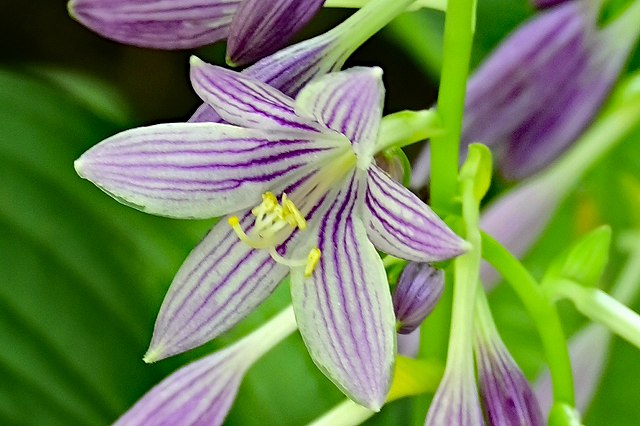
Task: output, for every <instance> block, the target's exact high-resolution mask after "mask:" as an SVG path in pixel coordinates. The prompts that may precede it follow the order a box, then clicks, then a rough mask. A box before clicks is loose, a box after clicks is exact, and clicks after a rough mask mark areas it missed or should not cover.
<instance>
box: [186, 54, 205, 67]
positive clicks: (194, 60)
mask: <svg viewBox="0 0 640 426" xmlns="http://www.w3.org/2000/svg"><path fill="white" fill-rule="evenodd" d="M189 65H191V68H199V67H203V66H205V65H207V63H206V62H205V61H203V60H202V59H200V58H198V57H197V56H196V55H191V56H190V57H189Z"/></svg>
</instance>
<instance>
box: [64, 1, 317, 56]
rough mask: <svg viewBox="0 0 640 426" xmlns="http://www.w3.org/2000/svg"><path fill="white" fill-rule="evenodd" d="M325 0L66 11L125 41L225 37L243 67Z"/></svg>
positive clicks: (171, 45) (87, 6)
mask: <svg viewBox="0 0 640 426" xmlns="http://www.w3.org/2000/svg"><path fill="white" fill-rule="evenodd" d="M322 3H323V0H304V1H302V0H173V1H167V0H135V1H134V0H71V1H70V2H69V11H70V13H71V15H72V16H73V17H75V18H76V19H77V20H78V21H80V22H81V23H82V24H83V25H85V26H87V27H89V28H91V29H92V30H94V31H95V32H97V33H98V34H100V35H102V36H104V37H106V38H109V39H112V40H115V41H119V42H121V43H125V44H131V45H134V46H140V47H151V48H158V49H189V48H194V47H200V46H204V45H207V44H211V43H215V42H217V41H220V40H223V39H228V44H227V57H228V59H229V61H230V62H231V63H234V64H236V65H243V64H246V63H249V62H253V61H255V60H256V59H259V58H262V57H265V56H267V55H269V54H271V53H274V52H276V51H277V50H278V49H280V48H281V47H283V46H284V45H285V44H286V43H287V42H288V41H289V40H290V39H291V37H292V36H293V35H294V34H295V33H296V32H297V31H298V30H300V29H301V28H302V27H303V26H304V25H306V23H307V22H308V21H309V20H310V19H311V18H312V17H313V16H314V15H315V13H316V12H317V11H318V9H320V7H322Z"/></svg>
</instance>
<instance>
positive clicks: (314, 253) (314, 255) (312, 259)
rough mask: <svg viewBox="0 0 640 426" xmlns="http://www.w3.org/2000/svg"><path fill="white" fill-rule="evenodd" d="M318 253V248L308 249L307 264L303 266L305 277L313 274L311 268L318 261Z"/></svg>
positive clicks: (312, 268) (313, 267)
mask: <svg viewBox="0 0 640 426" xmlns="http://www.w3.org/2000/svg"><path fill="white" fill-rule="evenodd" d="M320 255H321V253H320V249H319V248H317V247H316V248H314V249H311V251H309V255H308V256H307V264H306V266H305V267H304V276H305V277H310V276H311V274H313V270H314V269H315V267H316V265H317V264H318V262H319V261H320Z"/></svg>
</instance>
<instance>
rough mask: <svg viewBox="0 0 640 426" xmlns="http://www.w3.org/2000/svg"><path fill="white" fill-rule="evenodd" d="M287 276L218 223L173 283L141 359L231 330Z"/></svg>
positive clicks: (247, 224) (249, 220) (249, 221)
mask: <svg viewBox="0 0 640 426" xmlns="http://www.w3.org/2000/svg"><path fill="white" fill-rule="evenodd" d="M240 225H241V226H242V227H243V228H244V229H246V230H247V231H249V230H250V229H251V228H252V227H253V215H251V213H249V212H247V213H246V214H245V215H244V216H243V217H241V218H240ZM288 272H289V268H287V267H286V266H283V265H280V264H278V263H276V262H275V261H274V260H273V259H272V258H271V256H270V255H269V252H268V251H266V250H255V249H253V248H251V247H249V246H248V245H247V244H245V243H244V242H242V241H240V240H239V239H238V236H237V235H236V234H235V233H234V232H233V230H232V229H231V227H230V226H229V225H228V224H227V222H226V220H221V221H220V222H219V223H218V224H217V225H216V226H214V228H213V229H212V230H211V232H210V233H209V234H208V235H207V236H206V237H205V239H204V240H203V241H202V242H201V243H200V244H199V245H198V246H197V247H196V248H195V249H194V250H193V251H192V252H191V254H190V255H189V257H188V258H187V259H186V260H185V262H184V263H183V264H182V267H181V268H180V270H179V271H178V273H177V274H176V277H175V278H174V280H173V282H172V283H171V287H170V288H169V291H168V292H167V295H166V296H165V299H164V302H163V303H162V307H161V308H160V313H159V314H158V318H157V320H156V325H155V329H154V332H153V339H152V340H151V345H150V346H149V350H148V352H147V355H146V356H145V360H146V361H148V362H154V361H157V360H160V359H163V358H167V357H169V356H172V355H175V354H179V353H182V352H185V351H188V350H190V349H193V348H195V347H197V346H200V345H202V344H204V343H206V342H208V341H210V340H212V339H214V338H215V337H217V336H218V335H220V334H221V333H223V332H225V331H227V330H229V329H230V328H231V327H233V326H234V325H236V324H237V323H238V322H239V321H240V320H242V319H243V318H244V317H245V316H247V315H248V314H249V313H251V312H252V311H253V310H254V309H255V308H256V307H257V306H258V305H260V303H262V301H263V300H264V299H266V298H267V296H269V295H270V294H271V293H272V292H273V290H274V289H275V288H276V287H277V285H278V284H279V283H280V281H281V280H282V279H283V278H284V277H285V276H286V275H287V273H288Z"/></svg>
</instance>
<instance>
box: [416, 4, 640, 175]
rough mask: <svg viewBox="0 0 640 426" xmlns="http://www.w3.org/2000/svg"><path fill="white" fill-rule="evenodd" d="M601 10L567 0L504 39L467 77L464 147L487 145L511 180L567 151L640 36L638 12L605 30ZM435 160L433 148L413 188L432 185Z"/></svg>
mask: <svg viewBox="0 0 640 426" xmlns="http://www.w3.org/2000/svg"><path fill="white" fill-rule="evenodd" d="M595 15H596V12H595V11H594V10H593V8H592V7H591V5H590V4H589V2H581V1H572V2H567V3H564V4H561V5H558V6H557V7H554V8H552V9H549V10H548V11H545V12H543V13H540V14H539V15H538V16H537V17H535V18H534V19H533V20H531V21H530V22H528V23H525V24H524V25H522V26H521V27H520V28H519V29H518V30H516V31H515V32H514V33H513V34H511V35H510V36H509V37H508V38H507V39H506V40H505V41H503V42H502V44H500V46H499V47H498V48H497V49H496V50H495V52H494V53H493V54H492V55H491V56H490V57H489V58H488V59H487V60H486V61H485V62H484V63H483V64H482V65H481V66H480V67H479V68H478V69H477V70H476V71H475V73H474V74H473V76H472V77H471V79H470V80H469V82H468V86H467V96H466V101H465V112H464V121H463V129H462V145H463V147H465V146H468V144H469V143H471V142H481V143H484V144H486V145H488V146H489V147H490V148H491V150H492V152H493V153H494V156H495V157H496V159H497V162H496V163H497V164H498V167H499V169H500V171H501V172H502V174H503V175H504V176H505V177H506V178H508V179H521V178H524V177H526V176H529V175H531V174H533V173H535V172H537V171H539V170H540V169H541V168H543V167H545V166H546V165H548V164H549V163H550V162H551V161H553V160H554V159H555V158H557V157H558V155H560V154H561V153H562V152H564V151H565V149H567V148H568V147H569V146H570V145H571V143H572V142H573V141H574V140H575V139H576V138H577V137H578V136H579V135H580V133H581V132H582V131H583V130H584V129H585V128H586V127H587V126H588V125H589V123H590V122H591V121H592V119H593V118H594V116H595V114H596V113H597V112H598V110H599V108H600V106H601V105H602V102H603V101H604V100H605V98H606V97H607V95H608V93H609V91H610V89H611V87H612V85H613V83H614V82H615V81H616V79H617V77H618V74H619V72H620V70H621V68H622V66H623V65H624V63H625V61H626V58H627V57H628V54H629V52H630V50H631V48H632V46H633V45H634V44H635V42H636V38H637V33H638V30H637V29H635V30H634V29H633V28H634V27H633V23H631V22H627V21H628V20H629V19H631V17H627V16H623V17H622V18H621V19H618V20H616V21H614V22H612V23H611V24H609V25H608V26H607V27H605V28H603V29H599V28H597V24H596V16H595ZM636 24H637V23H636ZM635 26H636V27H637V25H635ZM429 161H430V159H429V151H428V148H427V149H425V150H424V152H423V153H422V154H421V155H420V157H419V158H418V160H417V161H416V165H415V167H414V175H413V181H412V186H414V187H420V186H422V185H424V184H425V183H426V182H427V179H428V174H429Z"/></svg>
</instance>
